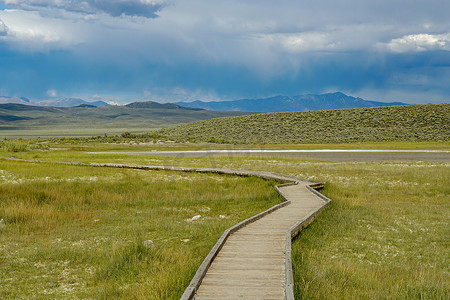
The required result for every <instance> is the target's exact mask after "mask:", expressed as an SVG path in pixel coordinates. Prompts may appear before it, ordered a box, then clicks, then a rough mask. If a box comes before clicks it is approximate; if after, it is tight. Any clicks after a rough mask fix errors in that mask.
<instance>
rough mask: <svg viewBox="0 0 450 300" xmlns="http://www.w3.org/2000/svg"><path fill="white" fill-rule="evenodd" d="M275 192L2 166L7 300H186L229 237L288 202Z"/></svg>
mask: <svg viewBox="0 0 450 300" xmlns="http://www.w3.org/2000/svg"><path fill="white" fill-rule="evenodd" d="M273 185H274V182H271V181H264V180H262V179H259V178H240V177H236V176H219V175H212V174H197V173H193V174H187V173H178V172H164V171H140V170H125V169H112V168H92V167H80V166H65V165H54V164H46V163H44V164H30V163H24V162H14V161H4V160H2V161H0V219H3V221H2V223H1V224H0V245H1V246H0V269H1V274H2V276H1V277H0V286H1V289H0V298H2V299H19V298H20V299H30V298H36V299H48V298H53V299H54V298H58V299H62V298H64V299H70V298H73V299H78V298H84V299H86V298H89V299H93V298H94V299H112V298H127V299H178V298H179V297H180V296H181V294H182V293H183V291H184V289H185V288H186V287H187V285H188V284H189V282H190V280H191V278H192V277H193V275H194V274H195V272H196V270H197V268H198V267H199V265H200V263H201V262H202V261H203V259H204V257H205V256H206V255H207V254H208V252H209V250H210V249H211V248H212V246H213V245H214V244H215V243H216V241H217V239H218V238H219V237H220V235H221V234H222V233H223V231H224V230H225V229H226V228H228V227H230V226H232V225H234V224H235V223H237V222H239V221H241V220H243V219H245V218H248V217H250V216H252V215H254V214H256V213H258V212H260V211H262V210H265V209H267V208H269V207H271V206H273V205H275V204H277V203H279V202H280V201H281V198H280V197H279V196H278V194H277V193H276V191H275V190H274V189H273ZM196 215H201V218H200V219H198V220H192V218H193V217H194V216H196ZM148 240H151V241H152V242H153V246H151V245H149V244H147V246H148V247H146V241H148ZM147 243H148V242H147Z"/></svg>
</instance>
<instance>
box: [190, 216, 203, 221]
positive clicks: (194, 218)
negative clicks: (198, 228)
mask: <svg viewBox="0 0 450 300" xmlns="http://www.w3.org/2000/svg"><path fill="white" fill-rule="evenodd" d="M201 217H202V216H201V215H196V216H193V217H192V219H191V220H192V221H196V220H198V219H200V218H201Z"/></svg>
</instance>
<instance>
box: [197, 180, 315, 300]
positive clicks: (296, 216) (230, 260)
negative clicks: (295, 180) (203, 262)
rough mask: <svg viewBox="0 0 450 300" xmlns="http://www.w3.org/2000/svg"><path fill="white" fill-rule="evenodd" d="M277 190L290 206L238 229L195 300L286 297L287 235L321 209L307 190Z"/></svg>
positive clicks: (296, 187)
mask: <svg viewBox="0 0 450 300" xmlns="http://www.w3.org/2000/svg"><path fill="white" fill-rule="evenodd" d="M307 184H310V183H306V182H300V183H299V184H297V185H290V186H284V187H280V188H279V189H280V190H281V191H282V193H283V195H284V196H285V197H286V198H287V199H288V200H290V201H291V204H289V205H287V206H285V207H282V208H280V209H278V210H276V211H274V212H272V213H270V214H268V215H267V216H265V217H263V218H261V219H259V220H257V221H255V222H253V223H251V224H249V225H247V226H245V227H243V228H241V229H239V230H238V231H236V232H235V233H233V234H232V235H231V236H230V237H229V238H228V240H227V241H226V242H225V244H224V246H223V248H222V249H221V250H220V252H219V254H218V255H217V257H216V258H215V259H214V261H213V263H212V264H211V266H210V268H209V269H208V271H207V273H206V276H205V278H204V279H203V281H202V283H201V285H200V288H199V289H198V291H197V294H196V296H195V299H196V300H206V299H277V300H281V299H283V298H284V296H285V283H286V278H285V247H286V232H288V231H289V230H290V228H291V227H292V226H294V225H295V224H296V223H297V222H298V221H299V220H301V219H302V218H304V217H305V216H307V215H308V214H309V213H311V212H312V211H314V210H316V209H317V208H319V207H322V206H323V205H324V201H323V200H322V199H321V198H319V197H318V196H316V195H314V194H313V193H311V192H310V191H309V190H307V189H306V185H307Z"/></svg>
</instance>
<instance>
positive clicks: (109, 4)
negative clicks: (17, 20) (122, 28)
mask: <svg viewBox="0 0 450 300" xmlns="http://www.w3.org/2000/svg"><path fill="white" fill-rule="evenodd" d="M3 3H4V4H5V5H7V6H8V7H11V8H16V9H23V10H36V11H40V10H48V9H52V8H56V9H62V10H65V11H70V12H79V13H85V14H96V13H100V12H104V13H107V14H109V15H111V16H114V17H118V16H121V15H126V16H139V17H146V18H155V17H157V12H158V11H159V10H161V8H162V7H163V6H164V2H163V1H157V0H154V1H152V0H83V1H77V0H4V1H3Z"/></svg>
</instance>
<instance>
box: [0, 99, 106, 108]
mask: <svg viewBox="0 0 450 300" xmlns="http://www.w3.org/2000/svg"><path fill="white" fill-rule="evenodd" d="M7 103H16V104H24V105H33V106H53V107H76V106H80V105H88V106H95V107H99V106H107V105H109V104H108V103H106V102H104V101H95V102H88V101H85V100H83V99H79V98H62V99H56V100H42V101H31V100H30V99H28V98H25V97H2V96H0V104H7Z"/></svg>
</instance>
